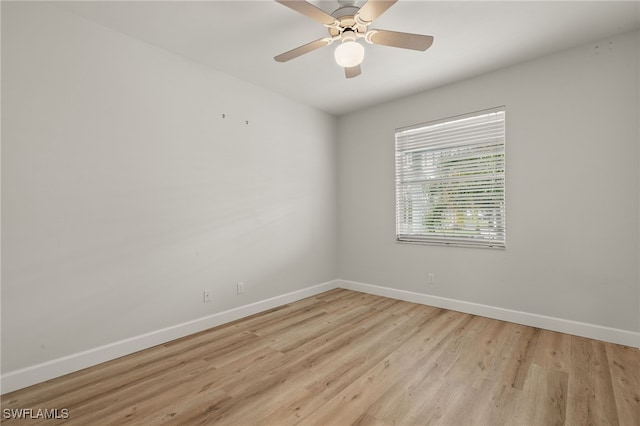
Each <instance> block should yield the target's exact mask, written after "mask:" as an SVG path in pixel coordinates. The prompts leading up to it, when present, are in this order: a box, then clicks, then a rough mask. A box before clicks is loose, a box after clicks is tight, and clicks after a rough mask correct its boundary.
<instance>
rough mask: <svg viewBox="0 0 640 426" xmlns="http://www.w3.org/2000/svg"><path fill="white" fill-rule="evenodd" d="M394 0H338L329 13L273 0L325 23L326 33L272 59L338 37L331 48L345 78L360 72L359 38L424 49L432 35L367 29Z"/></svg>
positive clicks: (297, 1) (294, 0)
mask: <svg viewBox="0 0 640 426" xmlns="http://www.w3.org/2000/svg"><path fill="white" fill-rule="evenodd" d="M396 1H398V0H389V1H382V0H380V1H379V0H368V1H365V3H364V5H362V6H361V7H357V6H356V2H357V0H352V1H338V4H339V7H338V9H336V10H335V11H333V13H331V14H330V15H329V14H328V13H326V12H325V11H323V10H321V9H319V8H317V7H316V6H314V5H312V4H311V3H308V2H306V1H304V0H276V2H278V3H280V4H282V5H284V6H286V7H288V8H290V9H293V10H295V11H296V12H299V13H301V14H303V15H305V16H307V17H309V18H311V19H313V20H314V21H317V22H319V23H321V24H322V25H324V26H325V27H327V29H328V30H329V37H324V38H321V39H318V40H315V41H312V42H310V43H307V44H304V45H302V46H300V47H296V48H295V49H292V50H289V51H288V52H285V53H283V54H281V55H278V56H276V57H275V58H274V59H275V60H276V61H278V62H287V61H290V60H291V59H294V58H297V57H298V56H301V55H304V54H305V53H309V52H312V51H314V50H316V49H319V48H321V47H324V46H328V45H330V44H331V43H333V42H335V41H340V45H339V46H338V47H337V48H336V50H335V59H336V62H337V63H338V65H340V66H341V67H343V68H344V71H345V76H346V77H347V78H353V77H357V76H359V75H360V73H361V72H362V70H361V68H360V64H361V63H362V60H363V59H364V46H363V45H362V44H360V43H358V40H359V39H361V38H363V39H364V40H365V41H366V42H367V43H370V44H378V45H383V46H391V47H402V48H404V49H412V50H422V51H424V50H427V49H428V48H429V47H430V46H431V44H432V43H433V37H432V36H427V35H421V34H410V33H402V32H397V31H387V30H377V29H369V25H371V23H372V22H373V21H374V20H375V19H377V18H378V17H379V16H380V15H382V14H383V13H384V12H386V11H387V9H389V8H390V7H391V6H393V4H394V3H395V2H396Z"/></svg>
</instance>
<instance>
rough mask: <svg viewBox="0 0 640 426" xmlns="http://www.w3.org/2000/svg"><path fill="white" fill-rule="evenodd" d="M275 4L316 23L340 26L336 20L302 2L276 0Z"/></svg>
mask: <svg viewBox="0 0 640 426" xmlns="http://www.w3.org/2000/svg"><path fill="white" fill-rule="evenodd" d="M276 2H278V3H280V4H281V5H283V6H287V7H288V8H289V9H293V10H295V11H296V12H298V13H301V14H303V15H305V16H306V17H308V18H311V19H313V20H314V21H316V22H320V23H321V24H323V25H328V26H336V25H340V22H339V21H338V20H337V19H336V18H334V17H333V16H331V15H329V14H328V13H326V12H325V11H324V10H321V9H318V8H317V7H315V6H314V5H312V4H311V3H307V2H306V1H304V0H276Z"/></svg>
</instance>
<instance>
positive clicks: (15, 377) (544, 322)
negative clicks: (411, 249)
mask: <svg viewBox="0 0 640 426" xmlns="http://www.w3.org/2000/svg"><path fill="white" fill-rule="evenodd" d="M334 288H344V289H348V290H354V291H360V292H363V293H369V294H375V295H378V296H384V297H389V298H392V299H398V300H405V301H407V302H413V303H419V304H422V305H429V306H434V307H438V308H444V309H450V310H454V311H459V312H465V313H469V314H473V315H480V316H483V317H487V318H494V319H498V320H502V321H509V322H514V323H517V324H523V325H528V326H532V327H538V328H543V329H546V330H552V331H559V332H562V333H568V334H573V335H576V336H582V337H588V338H591V339H598V340H603V341H605V342H611V343H617V344H621V345H626V346H631V347H640V333H637V332H633V331H627V330H620V329H615V328H609V327H603V326H599V325H594V324H588V323H583V322H578V321H571V320H566V319H562V318H553V317H547V316H544V315H538V314H531V313H527V312H520V311H514V310H510V309H504V308H497V307H494V306H488V305H482V304H478V303H472V302H465V301H462V300H455V299H448V298H446V297H439V296H432V295H428V294H421V293H415V292H411V291H406V290H398V289H395V288H389V287H381V286H376V285H372V284H365V283H360V282H355V281H347V280H334V281H328V282H325V283H322V284H318V285H316V286H313V287H308V288H305V289H302V290H297V291H294V292H291V293H286V294H283V295H280V296H275V297H272V298H269V299H265V300H261V301H258V302H255V303H251V304H248V305H244V306H240V307H237V308H233V309H229V310H228V311H224V312H219V313H216V314H212V315H208V316H206V317H202V318H198V319H195V320H193V321H189V322H185V323H182V324H178V325H175V326H172V327H167V328H164V329H161V330H156V331H152V332H150V333H146V334H142V335H140V336H135V337H132V338H129V339H125V340H121V341H118V342H114V343H110V344H108V345H104V346H100V347H97V348H93V349H89V350H87V351H84V352H79V353H77V354H72V355H68V356H65V357H62V358H58V359H54V360H51V361H47V362H44V363H42V364H37V365H34V366H30V367H27V368H23V369H20V370H15V371H11V372H9V373H6V374H3V375H2V376H1V378H0V384H1V391H0V393H2V394H4V393H7V392H12V391H14V390H18V389H22V388H25V387H27V386H31V385H34V384H36V383H41V382H44V381H46V380H50V379H53V378H55V377H60V376H63V375H65V374H69V373H73V372H75V371H79V370H82V369H84V368H87V367H92V366H94V365H97V364H100V363H102V362H106V361H110V360H113V359H116V358H119V357H121V356H125V355H129V354H132V353H134V352H138V351H140V350H143V349H147V348H151V347H153V346H156V345H160V344H163V343H167V342H170V341H172V340H175V339H179V338H181V337H184V336H188V335H190V334H193V333H197V332H199V331H203V330H207V329H209V328H212V327H216V326H219V325H222V324H226V323H228V322H231V321H235V320H237V319H240V318H244V317H247V316H249V315H254V314H257V313H260V312H264V311H266V310H269V309H272V308H275V307H278V306H282V305H285V304H287V303H292V302H295V301H297V300H301V299H304V298H306V297H311V296H315V295H317V294H320V293H323V292H325V291H328V290H332V289H334Z"/></svg>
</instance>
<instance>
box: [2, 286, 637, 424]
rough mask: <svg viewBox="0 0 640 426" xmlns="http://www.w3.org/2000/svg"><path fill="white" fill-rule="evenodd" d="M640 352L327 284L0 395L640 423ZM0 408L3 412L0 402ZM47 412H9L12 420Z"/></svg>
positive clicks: (37, 403)
mask: <svg viewBox="0 0 640 426" xmlns="http://www.w3.org/2000/svg"><path fill="white" fill-rule="evenodd" d="M639 394H640V352H639V351H638V349H634V348H629V347H625V346H620V345H614V344H610V343H604V342H601V341H596V340H591V339H585V338H581V337H576V336H570V335H567V334H561V333H555V332H551V331H545V330H540V329H537V328H532V327H526V326H522V325H517V324H512V323H507V322H503V321H497V320H492V319H487V318H483V317H478V316H474V315H468V314H463V313H459V312H454V311H447V310H443V309H438V308H433V307H428V306H423V305H417V304H412V303H408V302H402V301H397V300H392V299H387V298H383V297H378V296H372V295H368V294H363V293H358V292H353V291H348V290H341V289H338V290H332V291H329V292H326V293H323V294H321V295H318V296H315V297H311V298H308V299H304V300H301V301H298V302H295V303H291V304H289V305H285V306H282V307H279V308H276V309H272V310H270V311H267V312H264V313H261V314H258V315H254V316H252V317H249V318H245V319H242V320H239V321H236V322H233V323H230V324H226V325H224V326H220V327H217V328H214V329H211V330H207V331H205V332H201V333H198V334H195V335H192V336H189V337H186V338H183V339H180V340H176V341H173V342H170V343H167V344H164V345H160V346H156V347H154V348H151V349H148V350H145V351H142V352H138V353H136V354H133V355H129V356H126V357H123V358H120V359H117V360H114V361H110V362H108V363H105V364H102V365H98V366H95V367H92V368H89V369H86V370H83V371H79V372H76V373H73V374H70V375H67V376H65V377H61V378H58V379H54V380H51V381H49V382H46V383H42V384H38V385H35V386H32V387H29V388H26V389H23V390H20V391H16V392H13V393H10V394H7V395H4V396H3V397H2V408H3V413H4V410H6V409H16V408H31V409H33V410H34V411H33V413H34V414H35V413H37V410H38V409H45V408H46V409H56V408H57V409H59V410H62V409H67V410H68V413H69V418H68V419H67V420H66V421H63V420H57V421H47V422H42V423H45V424H57V423H65V424H74V425H76V424H77V425H101V424H109V425H111V424H140V425H154V424H185V425H191V424H194V425H197V424H233V425H260V424H262V425H293V424H302V425H311V424H314V425H348V424H376V425H412V424H415V425H430V424H437V425H455V426H459V425H527V426H529V425H532V426H533V425H563V424H566V425H617V424H620V425H629V426H636V425H640V396H639ZM3 417H4V416H3ZM14 423H15V424H29V425H34V424H39V423H40V422H39V421H37V420H21V421H15V420H10V421H7V420H4V419H3V424H14Z"/></svg>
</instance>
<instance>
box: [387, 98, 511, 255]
mask: <svg viewBox="0 0 640 426" xmlns="http://www.w3.org/2000/svg"><path fill="white" fill-rule="evenodd" d="M395 139H396V239H397V241H400V242H413V243H425V244H444V245H455V246H472V247H490V248H504V247H505V245H506V234H505V109H504V107H499V108H493V109H491V110H485V111H480V112H475V113H471V114H466V115H463V116H457V117H452V118H447V119H443V120H438V121H433V122H429V123H425V124H419V125H416V126H411V127H404V128H401V129H397V130H396V132H395Z"/></svg>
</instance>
